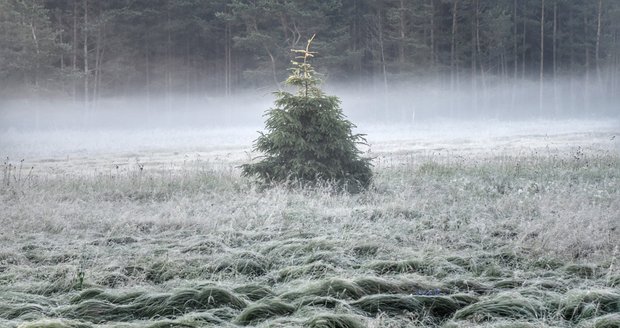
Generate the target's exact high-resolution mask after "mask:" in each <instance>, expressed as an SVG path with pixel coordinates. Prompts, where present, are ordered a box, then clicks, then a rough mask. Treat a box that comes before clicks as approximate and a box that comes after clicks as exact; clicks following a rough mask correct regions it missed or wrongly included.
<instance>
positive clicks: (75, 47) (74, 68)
mask: <svg viewBox="0 0 620 328" xmlns="http://www.w3.org/2000/svg"><path fill="white" fill-rule="evenodd" d="M72 43H73V44H72V46H73V57H72V58H71V66H72V67H71V68H72V70H71V75H72V83H73V92H72V93H71V95H72V98H73V103H76V102H77V79H76V78H75V74H76V73H77V53H78V37H77V0H73V42H72Z"/></svg>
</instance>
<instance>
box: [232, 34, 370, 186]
mask: <svg viewBox="0 0 620 328" xmlns="http://www.w3.org/2000/svg"><path fill="white" fill-rule="evenodd" d="M313 39H314V36H313V37H312V38H311V39H310V40H309V41H308V44H307V46H306V49H303V50H293V52H295V53H296V57H295V59H296V60H293V61H292V64H293V67H292V68H291V69H290V70H291V75H290V76H289V77H288V79H287V80H286V82H285V83H286V84H287V85H290V86H293V87H296V88H297V93H296V94H292V93H290V92H285V91H278V92H276V96H277V97H276V101H275V107H274V108H271V109H269V110H268V111H267V112H266V113H265V116H266V117H267V119H266V122H265V125H266V130H267V132H266V133H262V132H261V133H260V136H259V137H258V139H257V140H256V141H255V144H254V150H255V151H259V152H261V153H263V154H264V155H263V156H262V157H261V158H260V161H258V162H256V163H251V164H244V165H242V171H243V174H244V175H245V176H256V177H258V178H259V179H260V180H262V181H264V182H266V183H272V182H284V183H290V182H300V183H302V184H304V185H307V184H310V185H312V184H316V183H317V182H320V181H327V182H335V183H337V184H338V185H339V186H340V187H342V188H345V189H347V190H358V189H360V188H366V187H368V185H369V184H370V182H371V179H372V170H371V163H370V159H369V158H364V157H361V154H362V153H361V151H360V150H358V149H357V145H358V144H365V143H366V140H365V139H364V137H363V135H361V134H353V133H352V131H351V130H352V128H354V127H355V125H354V124H353V123H351V122H350V121H348V120H347V119H346V117H345V116H344V114H343V113H342V109H341V108H340V99H338V97H335V96H327V95H325V94H324V93H323V91H321V89H320V83H321V80H320V79H319V78H318V77H316V72H315V71H314V69H313V68H312V66H311V65H310V64H309V63H308V60H309V59H310V58H312V57H313V56H314V54H315V53H314V52H311V51H310V45H311V43H312V40H313Z"/></svg>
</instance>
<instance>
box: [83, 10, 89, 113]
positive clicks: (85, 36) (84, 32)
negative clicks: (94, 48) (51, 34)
mask: <svg viewBox="0 0 620 328" xmlns="http://www.w3.org/2000/svg"><path fill="white" fill-rule="evenodd" d="M88 29H89V28H88V0H84V30H83V31H82V34H84V35H83V36H84V45H83V50H84V52H83V54H82V55H83V56H84V107H85V108H86V109H88V103H89V86H88V82H89V81H88V74H89V71H88Z"/></svg>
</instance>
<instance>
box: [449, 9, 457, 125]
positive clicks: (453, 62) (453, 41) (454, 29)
mask: <svg viewBox="0 0 620 328" xmlns="http://www.w3.org/2000/svg"><path fill="white" fill-rule="evenodd" d="M458 3H459V0H454V5H453V7H452V39H451V41H450V90H451V91H452V98H451V99H452V104H451V106H450V116H453V115H454V107H455V103H454V102H455V96H454V92H455V91H456V89H457V87H456V83H457V82H456V78H457V76H456V75H457V74H458V67H457V63H456V61H457V58H456V32H457V11H458Z"/></svg>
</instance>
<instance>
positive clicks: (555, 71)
mask: <svg viewBox="0 0 620 328" xmlns="http://www.w3.org/2000/svg"><path fill="white" fill-rule="evenodd" d="M557 41H558V2H557V0H555V1H553V112H554V113H555V116H556V117H557V116H558V115H559V108H560V107H559V106H558V64H557Z"/></svg>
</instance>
